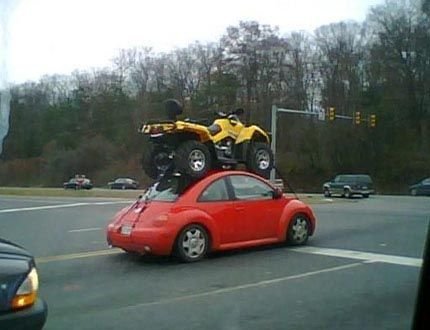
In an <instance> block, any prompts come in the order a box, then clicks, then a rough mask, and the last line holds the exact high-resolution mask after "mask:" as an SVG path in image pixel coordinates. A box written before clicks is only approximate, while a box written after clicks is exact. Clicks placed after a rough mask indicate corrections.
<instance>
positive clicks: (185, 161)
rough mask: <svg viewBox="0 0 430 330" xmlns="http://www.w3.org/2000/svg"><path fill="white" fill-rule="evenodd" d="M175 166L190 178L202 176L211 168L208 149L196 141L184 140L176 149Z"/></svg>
mask: <svg viewBox="0 0 430 330" xmlns="http://www.w3.org/2000/svg"><path fill="white" fill-rule="evenodd" d="M175 167H176V169H177V170H178V171H179V172H181V173H184V174H187V175H189V176H190V177H191V178H201V177H203V176H204V175H205V174H206V173H207V172H208V171H209V170H210V168H211V154H210V152H209V149H208V148H207V147H206V146H205V145H204V144H203V143H200V142H198V141H194V140H191V141H185V142H184V143H182V144H181V145H180V146H179V147H178V148H177V149H176V152H175Z"/></svg>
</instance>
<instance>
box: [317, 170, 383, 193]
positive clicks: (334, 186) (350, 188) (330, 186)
mask: <svg viewBox="0 0 430 330" xmlns="http://www.w3.org/2000/svg"><path fill="white" fill-rule="evenodd" d="M323 193H324V196H325V197H330V196H331V195H340V196H342V197H346V198H351V197H352V196H353V195H362V196H363V197H364V198H367V197H369V195H370V194H374V193H375V191H374V190H373V181H372V178H371V177H370V176H369V175H367V174H340V175H337V176H336V177H335V178H334V179H333V180H331V181H329V182H326V183H324V185H323Z"/></svg>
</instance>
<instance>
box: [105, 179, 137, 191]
mask: <svg viewBox="0 0 430 330" xmlns="http://www.w3.org/2000/svg"><path fill="white" fill-rule="evenodd" d="M108 186H109V188H110V189H137V188H138V187H139V183H138V182H137V181H136V180H133V179H130V178H117V179H115V180H114V181H112V182H109V183H108Z"/></svg>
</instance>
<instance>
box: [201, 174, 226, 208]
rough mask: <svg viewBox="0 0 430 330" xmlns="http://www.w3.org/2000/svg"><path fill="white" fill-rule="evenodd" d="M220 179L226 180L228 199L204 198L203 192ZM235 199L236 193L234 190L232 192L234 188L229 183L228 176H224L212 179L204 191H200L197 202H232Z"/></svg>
mask: <svg viewBox="0 0 430 330" xmlns="http://www.w3.org/2000/svg"><path fill="white" fill-rule="evenodd" d="M219 181H223V182H224V185H225V189H226V191H227V199H217V200H202V196H203V193H204V192H205V191H206V190H207V189H209V188H210V187H211V186H212V185H213V184H215V183H216V182H219ZM233 200H234V195H233V192H232V190H231V189H230V187H229V184H228V182H227V177H222V178H218V179H215V180H213V181H211V182H210V183H208V184H207V185H206V186H205V187H204V188H203V189H202V191H201V192H200V194H199V196H198V197H197V199H196V202H197V203H220V202H221V203H222V202H230V201H233Z"/></svg>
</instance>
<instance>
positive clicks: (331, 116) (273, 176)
mask: <svg viewBox="0 0 430 330" xmlns="http://www.w3.org/2000/svg"><path fill="white" fill-rule="evenodd" d="M278 112H285V113H293V114H299V115H306V116H318V117H319V118H320V114H319V113H318V112H309V111H304V110H293V109H281V108H278V107H277V106H276V105H272V118H271V125H270V126H271V127H270V131H271V134H272V136H271V143H270V147H271V149H272V152H273V157H274V158H275V161H276V136H277V132H276V126H277V120H278ZM328 117H329V118H328V119H329V121H333V120H334V119H346V120H351V121H353V123H354V124H357V119H358V120H359V122H361V121H362V120H363V119H362V118H361V113H360V112H358V113H357V112H356V113H355V114H354V117H352V116H344V115H336V112H335V108H333V107H331V108H329V111H328ZM357 117H358V118H357ZM320 119H321V120H326V118H325V117H324V116H323V117H322V118H320ZM375 126H376V115H374V114H372V115H371V116H370V127H375ZM275 179H276V172H275V169H274V168H273V169H272V171H271V172H270V181H272V182H274V181H275Z"/></svg>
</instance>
